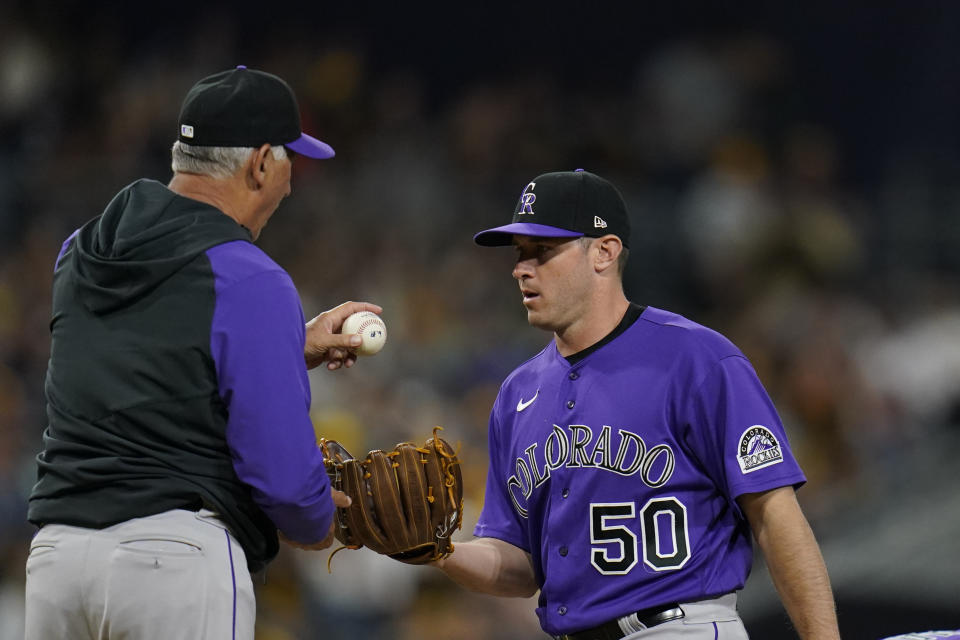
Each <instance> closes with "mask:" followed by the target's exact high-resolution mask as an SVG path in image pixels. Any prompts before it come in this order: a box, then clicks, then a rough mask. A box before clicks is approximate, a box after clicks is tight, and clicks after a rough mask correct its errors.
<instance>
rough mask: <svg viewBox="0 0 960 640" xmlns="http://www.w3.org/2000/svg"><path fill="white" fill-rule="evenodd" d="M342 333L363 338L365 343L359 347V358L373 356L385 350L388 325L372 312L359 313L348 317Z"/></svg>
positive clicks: (341, 330) (344, 322)
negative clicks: (354, 334) (353, 334)
mask: <svg viewBox="0 0 960 640" xmlns="http://www.w3.org/2000/svg"><path fill="white" fill-rule="evenodd" d="M340 333H342V334H344V335H347V334H350V333H356V334H358V335H359V336H360V337H361V338H363V342H362V343H360V346H359V347H357V355H358V356H372V355H373V354H375V353H377V352H378V351H380V349H383V344H384V343H385V342H386V341H387V325H385V324H384V323H383V319H382V318H381V317H380V316H378V315H377V314H375V313H373V312H372V311H358V312H356V313H354V314H352V315H350V316H348V317H347V319H346V320H344V321H343V327H342V328H341V329H340Z"/></svg>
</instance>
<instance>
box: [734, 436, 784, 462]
mask: <svg viewBox="0 0 960 640" xmlns="http://www.w3.org/2000/svg"><path fill="white" fill-rule="evenodd" d="M737 462H739V463H740V471H742V472H743V473H750V472H752V471H756V470H757V469H763V468H764V467H769V466H770V465H772V464H777V463H779V462H783V450H782V449H781V448H780V442H778V441H777V437H776V436H775V435H773V433H772V432H771V431H770V429H767V428H766V427H765V426H763V425H762V424H755V425H753V426H752V427H750V428H749V429H747V430H746V431H744V432H743V435H742V436H740V447H739V449H738V450H737Z"/></svg>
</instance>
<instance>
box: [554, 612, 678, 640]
mask: <svg viewBox="0 0 960 640" xmlns="http://www.w3.org/2000/svg"><path fill="white" fill-rule="evenodd" d="M685 615H686V614H685V613H684V612H683V609H681V608H680V605H679V604H667V605H663V606H659V607H651V608H649V609H643V610H641V611H637V613H636V616H637V619H638V620H639V621H640V624H641V625H643V626H642V627H641V628H640V629H638V630H637V631H643V629H649V628H650V627H655V626H657V625H658V624H663V623H664V622H670V621H671V620H679V619H680V618H682V617H684V616H685ZM624 617H632V614H631V615H627V616H624ZM619 621H620V618H614V619H613V620H608V621H607V622H604V623H603V624H598V625H597V626H595V627H592V628H590V629H584V630H582V631H577V632H576V633H567V634H564V635H561V636H556V638H557V640H620V638H625V637H627V636H628V635H630V634H631V633H636V631H631V632H630V633H624V632H623V630H622V629H620V622H619Z"/></svg>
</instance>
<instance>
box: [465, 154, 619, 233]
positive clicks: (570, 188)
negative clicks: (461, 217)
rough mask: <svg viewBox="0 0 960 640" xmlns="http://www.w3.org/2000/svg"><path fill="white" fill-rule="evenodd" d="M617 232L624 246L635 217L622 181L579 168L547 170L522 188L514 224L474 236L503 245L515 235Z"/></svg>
mask: <svg viewBox="0 0 960 640" xmlns="http://www.w3.org/2000/svg"><path fill="white" fill-rule="evenodd" d="M607 234H613V235H616V236H618V237H619V238H620V241H621V242H623V246H625V247H628V246H629V243H630V219H629V218H628V217H627V207H626V205H625V204H624V202H623V197H622V196H621V195H620V192H619V191H617V189H616V187H614V186H613V185H612V184H610V183H609V182H608V181H607V180H604V179H603V178H601V177H600V176H598V175H595V174H593V173H590V172H589V171H584V170H583V169H576V170H575V171H557V172H554V173H545V174H543V175H540V176H537V177H536V178H534V179H533V180H532V181H531V182H530V183H529V184H528V185H527V186H526V187H524V189H523V192H522V193H521V194H520V199H519V200H518V201H517V206H516V207H514V210H513V219H512V221H511V222H510V224H507V225H503V226H501V227H494V228H493V229H487V230H485V231H481V232H480V233H478V234H476V235H475V236H473V240H474V242H476V243H477V244H479V245H482V246H485V247H501V246H505V245H509V244H511V243H512V242H513V236H515V235H521V236H537V237H543V238H580V237H582V236H588V237H591V238H599V237H601V236H605V235H607Z"/></svg>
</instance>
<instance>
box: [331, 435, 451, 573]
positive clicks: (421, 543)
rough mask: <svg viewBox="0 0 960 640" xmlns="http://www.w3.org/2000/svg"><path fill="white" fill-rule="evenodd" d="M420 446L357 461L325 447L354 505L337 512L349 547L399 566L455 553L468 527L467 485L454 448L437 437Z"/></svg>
mask: <svg viewBox="0 0 960 640" xmlns="http://www.w3.org/2000/svg"><path fill="white" fill-rule="evenodd" d="M439 429H440V427H437V428H435V429H434V431H433V437H432V438H429V439H428V440H427V441H426V443H424V444H423V445H419V446H418V445H415V444H413V443H410V442H401V443H399V444H397V445H396V446H395V447H394V448H393V450H392V451H389V452H384V451H381V450H379V449H375V450H373V451H371V452H369V453H368V454H367V456H366V457H365V458H364V459H362V460H358V459H356V458H354V457H353V456H351V455H350V453H348V452H347V450H346V449H344V448H343V447H342V446H341V445H340V444H339V443H337V442H335V441H333V440H321V444H320V446H321V448H322V449H323V457H324V461H325V462H326V465H327V473H328V474H329V475H330V483H331V485H332V486H333V487H334V488H335V489H339V490H340V491H343V492H344V493H346V494H347V495H348V496H350V498H351V499H352V500H353V503H352V504H351V505H350V506H349V507H347V508H345V509H337V516H336V522H335V527H334V535H335V536H336V538H337V540H339V541H340V542H341V543H342V544H343V545H344V546H345V547H348V548H351V549H359V548H360V547H369V548H370V549H372V550H374V551H376V552H377V553H381V554H384V555H387V556H390V557H391V558H393V559H395V560H399V561H400V562H406V563H408V564H426V563H428V562H433V561H435V560H439V559H440V558H445V557H447V556H448V555H450V554H451V553H452V552H453V542H452V541H451V539H450V538H451V536H452V535H453V533H454V531H456V530H457V529H459V528H460V527H461V525H462V523H463V478H462V476H461V473H460V461H459V459H458V458H457V454H456V453H455V452H454V450H453V447H451V446H450V444H449V443H448V442H446V441H445V440H443V439H442V438H440V437H439V436H438V435H437V431H438V430H439Z"/></svg>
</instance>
